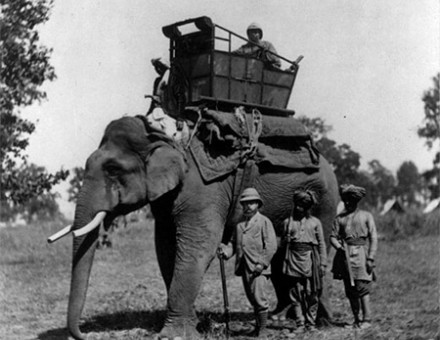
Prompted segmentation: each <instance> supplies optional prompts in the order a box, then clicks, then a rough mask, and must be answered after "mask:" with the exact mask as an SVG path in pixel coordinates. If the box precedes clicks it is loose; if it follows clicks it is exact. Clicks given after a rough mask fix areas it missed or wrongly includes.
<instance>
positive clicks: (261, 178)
mask: <svg viewBox="0 0 440 340" xmlns="http://www.w3.org/2000/svg"><path fill="white" fill-rule="evenodd" d="M193 138H194V139H193V141H192V142H194V141H196V140H197V138H199V137H198V136H197V135H196V136H194V137H193ZM250 164H251V165H250V166H249V165H246V166H242V167H240V168H239V169H235V170H234V171H232V172H231V173H229V174H227V175H225V176H222V177H220V178H217V179H215V180H213V181H210V182H206V181H205V180H204V179H203V178H202V176H201V175H200V171H199V170H198V168H197V164H196V162H195V159H194V157H193V156H192V155H191V153H190V151H189V150H188V148H185V147H181V146H179V145H178V144H176V143H175V142H174V141H173V140H171V139H170V138H169V137H168V136H166V135H165V134H163V133H160V132H159V131H155V130H154V129H153V128H151V127H150V126H148V123H147V122H146V121H145V119H142V118H141V117H140V116H124V117H122V118H119V119H117V120H114V121H112V122H110V124H109V125H108V126H107V127H106V130H105V132H104V136H103V138H102V141H101V143H100V145H99V148H98V149H97V150H95V151H94V152H93V153H92V154H91V155H90V156H89V157H88V159H87V162H86V166H85V176H84V181H83V185H82V188H81V190H80V192H79V195H78V200H77V204H76V207H75V214H74V221H73V224H72V227H71V230H72V231H73V234H74V236H75V237H74V238H73V259H72V277H71V284H70V295H69V301H68V318H67V319H68V321H67V323H68V330H69V332H70V334H71V335H72V336H73V337H74V338H75V339H84V334H82V333H81V331H80V329H79V320H80V317H81V313H82V310H83V307H84V304H85V300H86V293H87V288H88V282H89V277H90V272H91V268H92V263H93V257H94V253H95V249H96V244H97V241H98V236H99V229H100V228H99V227H100V226H101V225H102V226H103V227H104V228H107V227H108V226H109V225H110V224H111V222H112V221H113V219H115V218H116V217H117V216H120V215H123V214H127V213H129V212H131V211H134V210H137V209H139V208H141V207H143V206H145V205H146V204H150V206H151V212H152V214H153V216H154V220H155V230H154V232H155V236H154V237H155V243H156V253H157V259H158V264H159V267H160V271H161V274H162V276H163V280H164V282H165V286H166V290H167V305H166V309H167V314H166V315H167V316H166V320H165V323H164V326H163V328H162V330H161V332H160V335H159V336H161V337H166V338H174V337H181V338H184V339H196V338H198V337H199V336H200V335H199V333H198V332H197V330H196V325H197V317H196V313H195V308H194V302H195V300H196V297H197V295H198V292H199V290H200V288H201V285H202V279H203V276H204V273H205V272H206V270H207V269H208V267H209V265H210V263H211V261H212V260H213V259H214V258H215V256H216V250H217V248H218V246H219V245H220V243H221V242H222V240H223V241H225V239H227V238H228V237H229V235H230V233H231V230H232V228H233V226H234V225H236V223H238V222H239V218H240V216H241V206H240V204H238V203H237V202H238V199H237V197H238V195H239V194H240V190H242V189H243V187H244V186H246V185H250V184H251V185H252V186H253V187H255V188H256V189H257V190H258V192H259V193H260V195H261V197H262V199H263V201H264V205H263V206H262V210H261V211H262V213H263V214H264V215H266V216H267V217H269V218H270V219H271V220H272V222H273V225H274V227H275V229H276V233H277V235H279V233H280V227H281V225H282V221H283V220H284V219H285V218H286V217H287V216H288V215H289V213H290V211H291V208H292V193H293V191H294V190H295V189H296V188H299V187H302V188H303V187H307V188H310V189H313V190H314V191H315V192H316V193H317V194H318V197H319V201H320V203H319V205H318V206H317V208H316V210H315V211H314V212H313V213H314V215H315V216H317V217H318V218H319V219H320V220H321V221H322V224H323V227H324V234H325V237H326V240H328V237H329V233H330V230H331V224H332V220H333V218H334V217H335V215H336V206H337V202H338V186H337V181H336V177H335V175H334V173H333V170H332V168H331V166H330V164H329V163H328V162H327V161H326V160H325V159H324V158H323V157H320V165H319V170H318V171H306V170H298V171H286V170H282V169H275V170H276V171H268V170H267V169H264V168H259V167H258V166H256V165H255V164H252V162H250ZM251 173H252V175H251ZM239 177H240V178H239ZM250 177H252V180H250ZM280 258H281V260H280ZM273 261H278V262H277V263H274V264H273V271H274V274H273V277H272V279H273V282H274V286H275V289H276V292H277V295H278V296H279V297H281V296H282V294H283V292H282V289H281V288H282V283H281V279H280V275H279V273H278V275H277V273H276V271H277V270H276V268H279V267H280V265H279V264H280V262H282V256H280V255H278V256H277V255H276V256H275V257H274V260H273ZM284 293H285V292H284ZM280 300H282V299H280Z"/></svg>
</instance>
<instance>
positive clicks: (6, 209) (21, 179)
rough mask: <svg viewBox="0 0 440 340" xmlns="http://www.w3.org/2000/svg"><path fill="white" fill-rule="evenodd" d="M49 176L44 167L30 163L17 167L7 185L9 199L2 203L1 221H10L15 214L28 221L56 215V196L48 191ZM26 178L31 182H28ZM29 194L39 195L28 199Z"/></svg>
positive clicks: (57, 212) (57, 210)
mask: <svg viewBox="0 0 440 340" xmlns="http://www.w3.org/2000/svg"><path fill="white" fill-rule="evenodd" d="M50 176H53V175H51V174H47V171H46V169H45V168H44V167H42V166H38V165H35V164H32V163H31V164H27V163H26V164H22V165H20V166H19V167H17V168H16V169H15V172H14V173H13V179H14V181H13V182H11V183H9V188H11V191H10V192H9V195H10V197H11V199H10V200H5V201H4V202H2V219H3V220H10V219H12V218H13V217H14V216H15V215H16V214H22V215H23V216H25V217H26V218H27V219H28V220H30V219H31V218H32V217H36V218H49V217H55V216H56V215H58V214H59V207H58V203H56V201H55V199H56V198H57V197H58V196H57V195H56V194H53V193H50V192H49V191H48V186H49V184H48V183H47V182H48V181H50V180H51V178H50ZM28 178H32V179H33V180H32V181H29V180H28ZM29 192H38V193H39V195H34V196H33V197H29V195H28V193H29ZM2 195H3V193H2ZM13 202H26V204H14V203H13Z"/></svg>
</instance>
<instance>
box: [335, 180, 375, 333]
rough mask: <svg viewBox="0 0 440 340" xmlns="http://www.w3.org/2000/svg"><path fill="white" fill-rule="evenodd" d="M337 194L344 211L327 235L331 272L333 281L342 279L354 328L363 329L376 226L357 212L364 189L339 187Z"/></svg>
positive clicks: (364, 213) (368, 318)
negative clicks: (332, 253)
mask: <svg viewBox="0 0 440 340" xmlns="http://www.w3.org/2000/svg"><path fill="white" fill-rule="evenodd" d="M339 193H340V196H341V199H342V201H343V202H344V206H345V210H344V211H342V212H341V213H340V214H339V215H338V216H337V217H336V219H335V221H334V223H333V229H332V233H331V235H330V243H331V245H332V246H333V247H334V248H336V250H337V253H336V255H335V259H334V262H333V269H332V271H333V274H334V278H335V279H342V280H344V286H345V294H346V296H347V298H348V299H349V301H350V306H351V309H352V311H353V316H354V327H360V328H367V327H369V326H371V310H370V286H371V281H372V280H373V268H374V257H375V255H376V251H377V231H376V225H375V223H374V218H373V215H372V214H371V213H369V212H368V211H364V210H360V209H358V203H359V201H360V200H361V199H362V198H363V197H364V196H365V194H366V191H365V189H364V188H362V187H358V186H355V185H352V184H350V185H341V187H340V190H339ZM341 262H344V263H346V265H344V263H341ZM350 274H351V278H350ZM361 308H362V314H363V319H362V321H361V319H360V310H361Z"/></svg>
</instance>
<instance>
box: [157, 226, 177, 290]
mask: <svg viewBox="0 0 440 340" xmlns="http://www.w3.org/2000/svg"><path fill="white" fill-rule="evenodd" d="M155 242H156V255H157V261H158V263H159V268H160V271H161V273H162V277H163V279H164V282H165V286H166V289H167V292H169V290H170V286H171V280H172V278H173V272H174V261H175V259H176V227H175V226H174V225H173V224H172V223H171V221H164V220H158V219H157V220H156V225H155Z"/></svg>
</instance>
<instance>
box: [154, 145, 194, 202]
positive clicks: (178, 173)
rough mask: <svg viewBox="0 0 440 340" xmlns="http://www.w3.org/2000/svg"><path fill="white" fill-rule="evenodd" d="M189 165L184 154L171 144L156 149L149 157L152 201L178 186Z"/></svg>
mask: <svg viewBox="0 0 440 340" xmlns="http://www.w3.org/2000/svg"><path fill="white" fill-rule="evenodd" d="M186 171H187V166H186V163H185V159H184V157H183V155H182V154H181V153H180V152H179V151H177V150H176V149H174V148H172V147H171V146H161V147H158V148H157V149H155V150H154V151H153V152H152V153H151V154H150V156H149V157H148V159H147V164H146V173H147V196H148V200H149V201H150V202H152V201H154V200H156V199H157V198H159V197H160V196H162V195H164V194H166V193H167V192H169V191H171V190H173V189H174V188H176V187H177V186H178V185H179V183H180V182H181V181H182V180H183V176H184V174H185V172H186Z"/></svg>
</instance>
